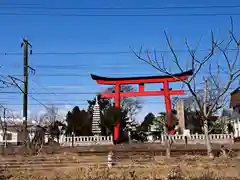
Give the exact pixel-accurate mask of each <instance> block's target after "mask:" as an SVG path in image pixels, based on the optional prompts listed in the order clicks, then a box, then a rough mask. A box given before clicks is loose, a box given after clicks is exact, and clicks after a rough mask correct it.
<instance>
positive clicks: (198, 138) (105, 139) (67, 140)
mask: <svg viewBox="0 0 240 180" xmlns="http://www.w3.org/2000/svg"><path fill="white" fill-rule="evenodd" d="M209 137H210V141H211V143H216V144H233V143H234V136H233V134H209ZM167 138H171V139H172V141H173V143H174V144H185V136H183V135H170V136H166V135H161V137H160V140H157V141H149V142H153V143H162V144H164V143H165V141H166V139H167ZM187 142H188V144H204V143H205V135H204V134H192V135H190V136H187ZM60 144H61V145H62V146H72V145H74V146H90V145H112V144H113V137H112V136H79V137H65V136H62V137H61V138H60Z"/></svg>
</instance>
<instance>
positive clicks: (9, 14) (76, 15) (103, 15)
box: [0, 12, 240, 17]
mask: <svg viewBox="0 0 240 180" xmlns="http://www.w3.org/2000/svg"><path fill="white" fill-rule="evenodd" d="M239 15H240V13H205V14H203V13H199V14H197V13H195V14H194V13H189V14H186V13H185V14H74V13H18V12H14V13H0V16H52V17H216V16H239Z"/></svg>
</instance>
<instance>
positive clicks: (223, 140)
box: [152, 134, 234, 144]
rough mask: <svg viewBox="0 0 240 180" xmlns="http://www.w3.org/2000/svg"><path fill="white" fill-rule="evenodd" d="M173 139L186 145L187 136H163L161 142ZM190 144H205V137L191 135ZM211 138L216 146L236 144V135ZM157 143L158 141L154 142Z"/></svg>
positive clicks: (221, 135)
mask: <svg viewBox="0 0 240 180" xmlns="http://www.w3.org/2000/svg"><path fill="white" fill-rule="evenodd" d="M169 138H171V140H172V142H173V143H174V144H185V140H186V139H185V136H183V135H170V136H167V135H161V137H160V140H158V141H159V142H161V143H165V141H166V139H169ZM186 138H187V143H188V144H204V143H205V135H204V134H191V135H189V136H186ZM209 138H210V141H211V143H214V144H233V143H234V135H233V134H209ZM152 142H157V141H152Z"/></svg>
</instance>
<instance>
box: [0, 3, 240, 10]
mask: <svg viewBox="0 0 240 180" xmlns="http://www.w3.org/2000/svg"><path fill="white" fill-rule="evenodd" d="M0 5H1V6H0V9H31V10H165V9H166V10H169V9H184V10H185V9H219V8H233V9H236V8H239V7H240V5H205V6H162V7H46V6H40V5H33V4H24V5H21V4H11V6H9V5H7V4H5V5H4V4H0Z"/></svg>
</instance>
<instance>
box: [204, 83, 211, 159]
mask: <svg viewBox="0 0 240 180" xmlns="http://www.w3.org/2000/svg"><path fill="white" fill-rule="evenodd" d="M207 96H208V81H207V78H204V97H203V101H204V104H203V114H204V117H203V128H204V134H205V141H206V146H207V153H208V155H209V156H210V157H213V154H212V146H211V142H210V138H209V132H208V117H207V113H208V110H207V108H208V103H207V98H208V97H207Z"/></svg>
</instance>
